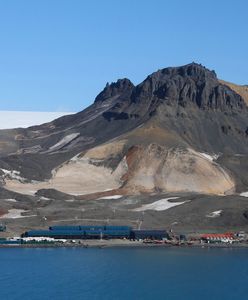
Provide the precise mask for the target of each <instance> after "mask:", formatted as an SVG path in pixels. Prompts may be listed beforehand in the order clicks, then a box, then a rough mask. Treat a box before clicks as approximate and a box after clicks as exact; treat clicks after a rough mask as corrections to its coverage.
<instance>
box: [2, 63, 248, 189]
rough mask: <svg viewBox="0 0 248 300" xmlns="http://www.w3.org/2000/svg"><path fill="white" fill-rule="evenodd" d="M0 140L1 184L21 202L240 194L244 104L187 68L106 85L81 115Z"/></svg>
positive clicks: (247, 115) (247, 123)
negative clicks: (55, 196) (32, 197)
mask: <svg viewBox="0 0 248 300" xmlns="http://www.w3.org/2000/svg"><path fill="white" fill-rule="evenodd" d="M0 139H1V143H0V168H1V177H2V184H3V185H4V186H5V187H6V188H7V189H10V190H13V191H17V192H22V193H26V194H27V193H28V194H33V193H35V192H36V191H37V190H39V189H46V188H50V189H56V190H58V191H61V192H65V193H68V194H74V195H89V194H94V193H103V194H110V193H113V191H118V193H120V194H139V193H153V192H157V193H159V192H168V191H169V192H183V191H184V192H185V191H187V192H197V193H205V194H232V193H235V192H241V191H246V190H247V189H248V182H247V179H246V178H248V176H247V175H248V165H247V161H248V160H247V156H248V107H247V104H246V99H245V96H244V94H243V93H241V92H240V90H239V89H236V88H234V86H232V85H230V84H227V83H225V82H222V81H220V80H219V79H218V78H217V76H216V74H215V72H214V71H210V70H208V69H206V68H205V67H203V66H202V65H199V64H195V63H192V64H189V65H185V66H182V67H176V68H165V69H162V70H158V71H157V72H155V73H153V74H151V75H149V76H148V77H147V78H146V79H145V80H144V81H143V82H141V83H140V84H139V85H137V86H135V85H134V84H133V83H132V82H131V81H130V80H128V79H120V80H118V81H117V82H115V83H111V84H107V85H106V87H105V88H104V90H103V91H102V92H101V93H100V94H99V95H98V96H97V97H96V99H95V101H94V103H93V104H92V105H91V106H90V107H88V108H87V109H85V110H84V111H82V112H80V113H77V114H75V115H70V116H65V117H62V118H59V119H57V120H55V121H53V122H50V123H46V124H43V125H41V126H34V127H30V128H28V129H20V128H19V129H15V130H3V131H0ZM241 164H242V168H240V170H239V168H238V165H241Z"/></svg>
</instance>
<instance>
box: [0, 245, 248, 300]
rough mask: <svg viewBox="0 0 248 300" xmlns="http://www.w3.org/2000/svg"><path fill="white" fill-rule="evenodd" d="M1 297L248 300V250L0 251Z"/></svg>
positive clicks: (57, 249)
mask: <svg viewBox="0 0 248 300" xmlns="http://www.w3.org/2000/svg"><path fill="white" fill-rule="evenodd" d="M0 299H1V300H8V299H11V300H12V299H28V300H29V299H31V300H32V299H42V300H45V299H50V300H54V299H61V300H62V299H142V300H143V299H153V300H155V299H225V300H227V299H232V300H233V299H248V249H206V248H205V249H194V248H103V249H98V248H87V249H84V248H50V249H49V248H46V249H44V248H43V249H41V248H40V249H39V248H35V249H34V248H33V249H23V248H22V249H15V248H9V249H6V248H4V249H3V248H2V249H0Z"/></svg>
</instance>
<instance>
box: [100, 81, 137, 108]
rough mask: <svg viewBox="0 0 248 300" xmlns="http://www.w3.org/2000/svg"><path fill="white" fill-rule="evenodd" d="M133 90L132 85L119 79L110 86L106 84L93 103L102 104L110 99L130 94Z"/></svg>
mask: <svg viewBox="0 0 248 300" xmlns="http://www.w3.org/2000/svg"><path fill="white" fill-rule="evenodd" d="M133 88H134V85H133V83H132V82H131V81H130V80H129V79H127V78H124V79H119V80H117V82H113V83H111V84H109V83H107V84H106V87H105V88H104V90H103V91H102V92H101V93H100V94H99V95H98V96H97V97H96V99H95V102H102V101H105V100H106V99H109V98H112V97H118V96H120V95H123V94H127V95H128V93H130V92H131V91H132V90H133Z"/></svg>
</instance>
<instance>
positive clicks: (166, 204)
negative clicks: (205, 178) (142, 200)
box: [133, 197, 189, 211]
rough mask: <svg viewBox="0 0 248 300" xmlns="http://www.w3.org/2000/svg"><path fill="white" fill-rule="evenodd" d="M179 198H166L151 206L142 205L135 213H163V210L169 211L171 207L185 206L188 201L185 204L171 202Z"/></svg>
mask: <svg viewBox="0 0 248 300" xmlns="http://www.w3.org/2000/svg"><path fill="white" fill-rule="evenodd" d="M177 198H179V197H170V198H165V199H161V200H158V201H155V202H153V203H150V204H145V205H142V206H141V207H138V208H135V209H134V210H133V211H145V210H156V211H162V210H167V209H169V208H171V207H174V206H178V205H181V204H184V203H186V202H189V200H188V201H183V202H170V201H169V200H173V199H177Z"/></svg>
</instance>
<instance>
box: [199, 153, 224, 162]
mask: <svg viewBox="0 0 248 300" xmlns="http://www.w3.org/2000/svg"><path fill="white" fill-rule="evenodd" d="M199 154H200V155H201V156H203V157H204V158H206V159H208V160H210V161H214V160H216V159H218V157H219V155H218V154H212V155H211V154H208V153H204V152H199Z"/></svg>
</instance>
